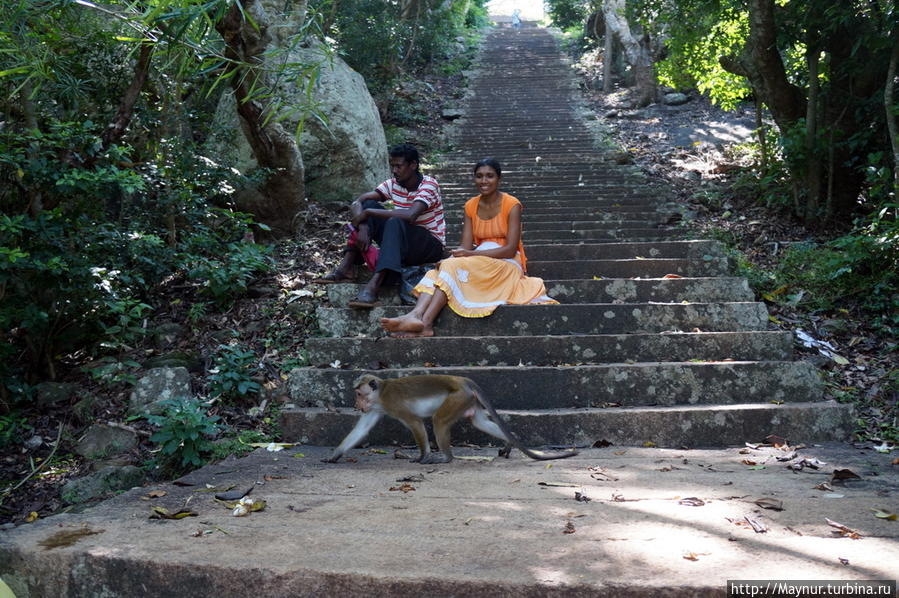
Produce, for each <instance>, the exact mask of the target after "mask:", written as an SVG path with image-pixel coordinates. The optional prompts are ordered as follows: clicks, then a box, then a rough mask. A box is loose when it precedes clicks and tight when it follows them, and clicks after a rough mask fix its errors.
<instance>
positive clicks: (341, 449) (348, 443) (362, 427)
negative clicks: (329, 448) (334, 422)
mask: <svg viewBox="0 0 899 598" xmlns="http://www.w3.org/2000/svg"><path fill="white" fill-rule="evenodd" d="M380 419H381V413H379V412H377V411H369V412H368V413H365V414H363V415H362V417H360V418H359V421H358V422H356V427H355V428H353V429H352V430H350V433H349V434H347V435H346V438H344V439H343V442H341V443H340V446H338V447H337V448H336V449H334V452H332V453H331V456H330V457H328V458H327V459H322V462H323V463H336V462H337V460H338V459H340V457H342V456H343V454H344V453H346V452H347V451H348V450H350V449H351V448H353V447H354V446H356V445H357V444H359V443H360V442H362V441H363V440H365V437H366V436H368V433H369V432H371V429H372V428H373V427H375V424H376V423H378V420H380Z"/></svg>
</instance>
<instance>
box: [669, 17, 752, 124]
mask: <svg viewBox="0 0 899 598" xmlns="http://www.w3.org/2000/svg"><path fill="white" fill-rule="evenodd" d="M696 16H697V17H698V18H697V19H696V20H693V19H686V20H680V19H673V20H672V21H671V22H670V25H671V33H672V35H671V38H670V39H668V41H667V43H666V49H667V51H668V52H667V55H666V57H665V58H664V59H663V60H661V61H660V62H659V63H658V64H656V72H657V75H658V78H659V83H661V84H662V85H669V86H671V87H674V88H677V89H685V88H692V87H695V88H696V89H698V90H699V91H700V92H701V93H704V94H706V95H707V96H708V97H709V99H711V100H712V102H713V103H716V104H718V105H720V106H721V107H722V108H724V109H725V110H733V109H734V108H736V106H737V105H738V104H739V103H740V102H741V101H742V100H744V99H746V98H747V97H748V96H749V95H750V94H751V90H750V87H749V83H748V82H747V80H746V79H745V78H744V77H739V76H737V75H734V74H733V73H730V72H728V71H726V70H724V68H723V67H722V66H721V63H720V62H719V60H718V59H719V57H720V56H722V55H728V54H732V53H735V52H737V51H739V49H740V47H741V46H742V45H743V44H744V43H745V41H746V37H747V36H748V34H749V18H748V15H747V13H746V12H745V11H736V10H735V11H726V12H723V13H722V14H720V15H716V14H715V13H703V14H699V15H696Z"/></svg>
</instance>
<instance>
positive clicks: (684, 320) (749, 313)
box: [316, 302, 768, 337]
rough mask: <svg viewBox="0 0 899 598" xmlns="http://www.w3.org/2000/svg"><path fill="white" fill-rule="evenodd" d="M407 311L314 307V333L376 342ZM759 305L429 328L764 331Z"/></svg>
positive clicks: (452, 318) (583, 307) (442, 323)
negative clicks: (386, 321)
mask: <svg viewBox="0 0 899 598" xmlns="http://www.w3.org/2000/svg"><path fill="white" fill-rule="evenodd" d="M407 311H409V310H408V308H402V307H394V306H384V307H375V308H372V309H349V308H340V307H319V308H318V309H317V310H316V317H317V318H318V325H319V329H320V330H321V331H322V332H323V333H324V334H325V335H326V336H332V337H334V336H344V337H351V336H358V335H360V334H362V335H372V336H381V335H382V330H381V326H380V324H379V319H380V318H382V317H387V318H392V317H397V316H399V315H401V314H404V313H406V312H407ZM767 324H768V311H767V309H766V308H765V305H764V304H763V303H756V302H745V303H689V304H681V303H630V304H610V303H606V304H589V303H587V304H573V305H564V304H563V305H503V306H500V307H499V308H498V309H497V310H496V311H495V312H493V314H491V315H490V317H488V318H462V317H460V316H458V315H456V314H454V313H452V312H451V311H449V310H444V311H443V312H442V313H441V314H440V316H439V317H438V318H437V320H436V322H435V328H436V329H437V334H439V335H440V336H479V337H480V336H493V335H512V336H539V335H544V334H553V335H559V334H619V333H635V332H671V331H683V332H694V331H695V330H694V329H698V330H699V331H702V332H728V331H749V330H764V329H765V327H766V326H767Z"/></svg>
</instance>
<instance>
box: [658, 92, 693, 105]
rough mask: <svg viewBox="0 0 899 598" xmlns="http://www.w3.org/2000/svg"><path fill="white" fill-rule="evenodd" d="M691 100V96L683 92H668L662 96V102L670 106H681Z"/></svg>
mask: <svg viewBox="0 0 899 598" xmlns="http://www.w3.org/2000/svg"><path fill="white" fill-rule="evenodd" d="M689 101H690V98H689V97H687V95H686V94H683V93H677V92H675V93H666V94H665V95H664V96H662V103H664V104H666V105H668V106H680V105H682V104H686V103H687V102H689Z"/></svg>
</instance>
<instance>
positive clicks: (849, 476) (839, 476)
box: [831, 469, 862, 482]
mask: <svg viewBox="0 0 899 598" xmlns="http://www.w3.org/2000/svg"><path fill="white" fill-rule="evenodd" d="M860 479H862V477H861V476H860V475H858V474H857V473H855V472H854V471H852V470H851V469H834V470H833V477H832V478H831V481H832V482H833V481H837V480H860Z"/></svg>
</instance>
